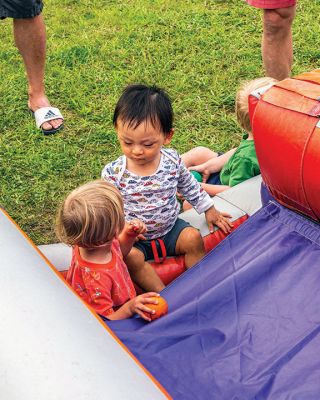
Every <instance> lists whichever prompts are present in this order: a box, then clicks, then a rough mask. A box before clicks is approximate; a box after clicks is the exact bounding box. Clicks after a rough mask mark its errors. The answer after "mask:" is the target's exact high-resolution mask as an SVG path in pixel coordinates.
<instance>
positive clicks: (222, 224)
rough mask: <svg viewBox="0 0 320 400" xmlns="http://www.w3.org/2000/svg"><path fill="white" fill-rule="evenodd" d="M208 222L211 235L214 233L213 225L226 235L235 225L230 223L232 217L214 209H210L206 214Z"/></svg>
mask: <svg viewBox="0 0 320 400" xmlns="http://www.w3.org/2000/svg"><path fill="white" fill-rule="evenodd" d="M205 216H206V221H207V224H208V227H209V231H210V233H212V232H213V225H217V226H218V227H219V228H220V229H222V230H223V232H224V233H230V232H231V229H232V228H233V224H232V222H231V221H230V218H231V215H230V214H228V213H225V212H219V211H218V210H216V209H215V208H214V206H212V207H210V208H209V210H207V211H206V212H205Z"/></svg>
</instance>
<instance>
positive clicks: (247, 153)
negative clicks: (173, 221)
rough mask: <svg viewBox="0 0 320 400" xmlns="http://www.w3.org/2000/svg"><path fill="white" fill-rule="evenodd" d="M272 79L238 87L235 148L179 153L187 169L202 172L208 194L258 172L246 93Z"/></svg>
mask: <svg viewBox="0 0 320 400" xmlns="http://www.w3.org/2000/svg"><path fill="white" fill-rule="evenodd" d="M276 82H277V80H275V79H273V78H268V77H264V78H258V79H254V80H252V81H249V82H244V83H243V84H242V86H241V87H240V89H239V90H238V92H237V96H236V114H237V120H238V123H239V125H240V126H241V128H243V129H244V130H245V135H244V136H243V139H242V141H241V142H240V145H239V147H238V148H235V149H232V150H229V151H228V152H226V153H225V154H222V155H220V154H219V153H215V152H214V151H212V150H210V149H208V148H206V147H195V148H194V149H192V150H190V151H188V152H187V153H185V154H183V155H182V156H181V158H182V160H183V161H184V163H185V165H186V166H187V167H188V168H189V169H190V170H193V171H198V172H200V173H202V180H203V183H202V187H203V188H204V189H205V191H206V192H207V193H209V194H210V195H211V196H214V195H216V194H217V193H219V192H222V191H223V190H226V189H228V188H229V187H230V186H235V185H237V184H238V183H240V182H243V181H245V180H246V179H249V178H252V177H253V176H255V175H258V174H260V168H259V164H258V160H257V155H256V151H255V147H254V141H253V135H252V129H251V123H250V118H249V105H248V97H249V95H250V93H251V92H253V91H254V90H259V89H260V88H262V87H264V86H267V85H272V84H274V83H276ZM184 208H188V207H184Z"/></svg>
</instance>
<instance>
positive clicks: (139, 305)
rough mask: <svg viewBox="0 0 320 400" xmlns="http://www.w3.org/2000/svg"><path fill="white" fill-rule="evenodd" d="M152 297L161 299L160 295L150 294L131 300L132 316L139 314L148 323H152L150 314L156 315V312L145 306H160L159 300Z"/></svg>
mask: <svg viewBox="0 0 320 400" xmlns="http://www.w3.org/2000/svg"><path fill="white" fill-rule="evenodd" d="M150 297H159V293H156V292H148V293H143V294H141V295H140V296H137V297H135V298H134V299H132V300H131V304H130V310H131V312H132V314H138V315H140V317H142V318H143V319H145V320H146V321H149V322H150V321H151V318H150V314H155V310H151V309H150V308H149V307H147V306H146V305H145V304H158V300H154V299H150Z"/></svg>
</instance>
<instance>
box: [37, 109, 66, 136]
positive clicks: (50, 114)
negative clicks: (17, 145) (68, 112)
mask: <svg viewBox="0 0 320 400" xmlns="http://www.w3.org/2000/svg"><path fill="white" fill-rule="evenodd" d="M30 111H31V113H32V114H33V116H34V118H35V120H36V125H37V128H39V129H41V130H42V132H43V134H44V135H52V134H54V133H56V132H58V131H60V129H62V128H63V123H62V124H61V125H60V126H58V128H52V129H43V128H42V125H43V124H44V123H45V122H49V121H52V120H53V119H62V120H63V119H64V118H63V116H62V114H61V112H60V110H59V108H56V107H51V106H50V107H41V108H38V110H36V111H32V110H31V109H30Z"/></svg>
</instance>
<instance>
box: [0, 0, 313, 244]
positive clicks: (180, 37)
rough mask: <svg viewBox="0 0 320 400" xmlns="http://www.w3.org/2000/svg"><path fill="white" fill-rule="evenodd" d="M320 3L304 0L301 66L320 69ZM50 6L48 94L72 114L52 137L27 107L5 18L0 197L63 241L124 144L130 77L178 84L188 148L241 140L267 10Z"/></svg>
mask: <svg viewBox="0 0 320 400" xmlns="http://www.w3.org/2000/svg"><path fill="white" fill-rule="evenodd" d="M88 3H90V5H88ZM319 3H320V2H319V0H299V7H298V10H297V17H296V20H295V24H294V67H293V73H300V72H303V71H307V70H311V69H314V68H317V67H319V64H320V63H319V61H320V49H319V40H318V39H319V33H320V27H319V23H318V18H317V17H318V14H319ZM44 16H45V19H46V25H47V38H48V39H47V70H46V87H47V94H48V96H49V98H50V99H51V102H52V104H53V105H54V106H58V107H59V108H60V109H61V111H62V112H63V114H64V116H65V118H66V123H65V129H64V131H63V132H62V133H59V134H57V135H56V136H52V137H43V136H42V135H41V133H40V132H39V131H37V130H36V129H35V125H34V121H33V119H32V118H31V117H30V115H29V114H28V113H27V95H26V81H25V76H24V69H23V65H22V62H21V58H20V56H19V55H18V53H17V51H16V49H15V47H14V45H13V38H12V21H11V20H9V19H7V20H4V21H1V22H0V24H1V30H0V68H1V76H2V79H1V80H0V102H1V106H0V176H1V178H0V179H1V184H0V204H1V205H2V206H3V207H4V208H5V209H6V210H7V211H8V213H9V214H10V215H11V216H12V217H13V218H14V219H15V220H16V221H17V223H18V224H19V225H20V226H21V227H22V229H23V230H25V231H26V232H27V233H28V234H29V235H30V237H31V238H32V239H33V240H34V241H35V242H36V243H37V244H40V243H49V242H53V241H54V240H55V238H54V233H53V225H54V217H55V213H56V208H57V206H58V204H59V203H60V201H61V199H62V198H63V197H64V196H65V194H66V193H68V192H69V191H70V190H71V189H73V188H74V187H76V186H78V185H79V184H81V183H83V182H86V181H88V180H91V179H94V178H97V177H99V176H100V172H101V169H102V167H103V166H104V165H105V164H106V163H107V162H109V161H111V160H112V159H114V158H116V157H117V156H118V155H119V154H120V153H119V146H118V143H117V140H116V136H115V133H114V129H113V127H112V123H111V121H112V113H113V108H114V105H115V103H116V101H117V99H118V97H119V95H120V93H121V90H122V89H123V87H124V86H126V85H127V84H129V83H134V82H142V83H148V84H156V85H158V86H160V87H163V88H165V89H166V90H167V91H168V92H169V94H170V96H171V98H172V100H173V106H174V111H175V128H176V134H175V137H174V140H173V146H174V147H175V148H176V149H177V150H178V151H180V152H184V151H186V150H188V149H190V148H191V147H193V146H195V145H206V146H210V147H211V148H212V149H214V150H217V151H225V150H227V149H229V148H231V147H232V146H234V145H237V143H238V142H239V140H240V138H241V131H240V129H239V128H238V126H237V124H236V121H235V116H234V96H235V92H236V89H237V87H238V85H239V83H240V82H241V80H243V79H251V78H255V77H257V76H261V75H263V70H262V65H261V64H262V63H261V52H260V38H261V13H260V12H259V10H255V9H253V8H252V7H249V6H247V5H246V4H245V3H244V2H243V1H242V0H220V1H219V0H211V1H203V0H201V1H200V0H176V1H165V0H127V1H110V0H109V1H108V2H106V1H102V0H93V1H90V2H80V1H76V0H59V1H58V0H47V1H46V4H45V9H44Z"/></svg>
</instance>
